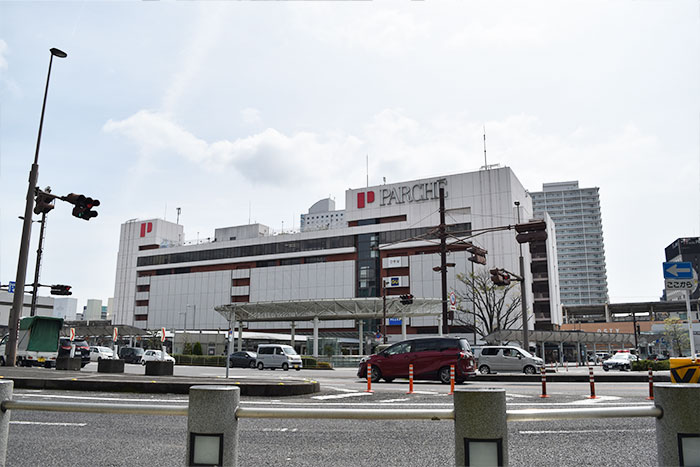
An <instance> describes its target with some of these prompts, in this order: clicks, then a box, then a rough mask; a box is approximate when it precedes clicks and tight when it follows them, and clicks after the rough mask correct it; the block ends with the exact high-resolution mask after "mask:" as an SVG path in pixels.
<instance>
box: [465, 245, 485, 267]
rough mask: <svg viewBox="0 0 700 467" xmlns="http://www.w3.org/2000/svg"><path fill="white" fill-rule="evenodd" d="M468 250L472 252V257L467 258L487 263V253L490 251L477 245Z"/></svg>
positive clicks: (474, 261)
mask: <svg viewBox="0 0 700 467" xmlns="http://www.w3.org/2000/svg"><path fill="white" fill-rule="evenodd" d="M467 251H468V252H469V253H471V254H472V256H471V257H470V258H467V259H468V260H469V261H471V262H472V263H477V264H486V253H488V251H486V250H484V249H483V248H479V247H478V246H476V245H472V246H470V247H469V248H467Z"/></svg>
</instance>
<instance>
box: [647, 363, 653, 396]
mask: <svg viewBox="0 0 700 467" xmlns="http://www.w3.org/2000/svg"><path fill="white" fill-rule="evenodd" d="M647 400H650V401H653V400H654V372H653V371H651V368H649V397H647Z"/></svg>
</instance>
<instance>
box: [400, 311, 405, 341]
mask: <svg viewBox="0 0 700 467" xmlns="http://www.w3.org/2000/svg"><path fill="white" fill-rule="evenodd" d="M401 340H402V341H405V340H406V315H403V316H402V317H401Z"/></svg>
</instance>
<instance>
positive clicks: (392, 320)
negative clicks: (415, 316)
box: [389, 318, 401, 326]
mask: <svg viewBox="0 0 700 467" xmlns="http://www.w3.org/2000/svg"><path fill="white" fill-rule="evenodd" d="M389 326H401V318H389Z"/></svg>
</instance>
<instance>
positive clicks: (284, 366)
mask: <svg viewBox="0 0 700 467" xmlns="http://www.w3.org/2000/svg"><path fill="white" fill-rule="evenodd" d="M282 369H283V370H284V371H289V364H288V363H287V362H284V363H283V364H282Z"/></svg>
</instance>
